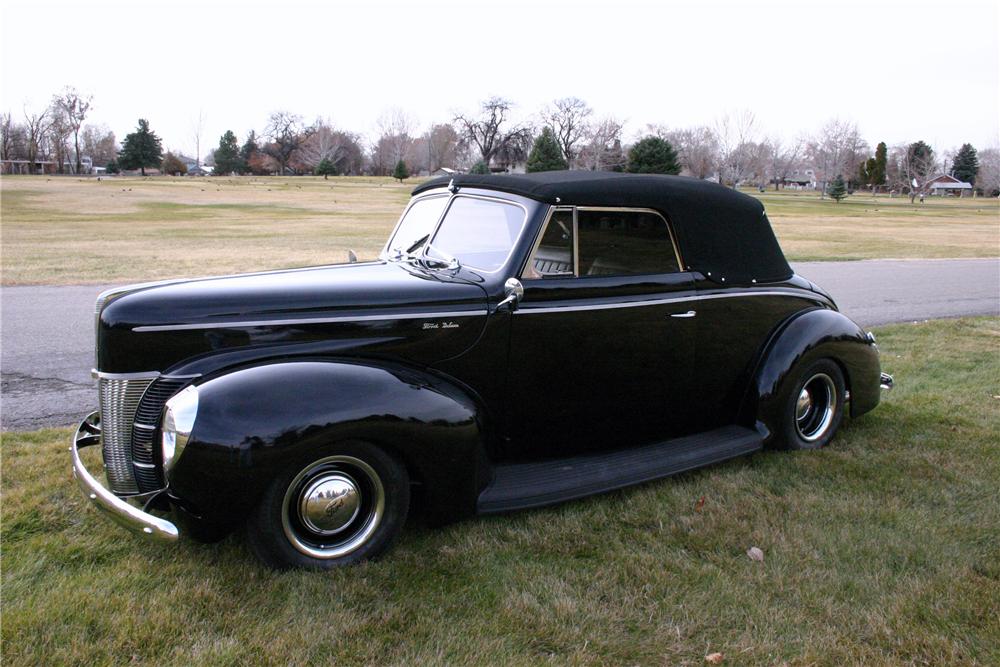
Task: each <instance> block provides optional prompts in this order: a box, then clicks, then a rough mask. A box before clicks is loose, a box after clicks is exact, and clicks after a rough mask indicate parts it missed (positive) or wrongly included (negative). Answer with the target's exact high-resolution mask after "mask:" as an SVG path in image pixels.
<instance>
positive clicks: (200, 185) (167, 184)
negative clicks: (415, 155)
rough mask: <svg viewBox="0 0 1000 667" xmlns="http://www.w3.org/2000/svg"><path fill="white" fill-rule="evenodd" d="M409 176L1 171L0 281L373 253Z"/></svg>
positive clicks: (404, 195) (138, 276) (129, 277)
mask: <svg viewBox="0 0 1000 667" xmlns="http://www.w3.org/2000/svg"><path fill="white" fill-rule="evenodd" d="M412 187H413V184H412V183H408V184H403V185H400V184H399V183H396V182H394V181H391V180H389V179H361V178H338V179H331V180H329V181H324V180H323V179H320V178H297V179H288V178H273V179H265V178H232V179H231V178H219V179H170V178H148V179H142V178H127V179H126V178H115V179H104V180H101V181H97V180H96V179H75V178H59V179H57V178H52V179H46V178H4V179H3V181H2V191H3V199H2V240H3V265H4V266H3V283H4V284H6V285H17V284H72V283H91V282H99V283H100V282H108V283H113V282H126V281H135V280H147V279H157V278H169V277H178V276H196V275H205V274H217V273H236V272H242V271H251V270H259V269H269V268H281V267H289V266H308V265H314V264H327V263H331V262H341V261H345V260H346V257H347V250H348V249H354V250H355V251H356V252H357V253H358V255H359V256H360V257H361V258H362V259H365V258H372V257H374V256H375V255H376V254H377V253H378V251H379V249H380V248H381V247H382V244H383V243H385V239H386V237H387V236H388V234H389V232H390V231H391V229H392V226H393V225H394V224H395V222H396V220H397V219H398V217H399V214H400V211H401V210H402V208H403V206H404V205H405V203H406V201H407V199H408V198H409V193H410V190H411V189H412Z"/></svg>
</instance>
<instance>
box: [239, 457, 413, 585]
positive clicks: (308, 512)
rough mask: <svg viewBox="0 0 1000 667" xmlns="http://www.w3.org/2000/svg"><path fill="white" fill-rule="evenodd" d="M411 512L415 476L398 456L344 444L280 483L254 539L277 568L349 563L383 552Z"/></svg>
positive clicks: (253, 521) (254, 518) (264, 505)
mask: <svg viewBox="0 0 1000 667" xmlns="http://www.w3.org/2000/svg"><path fill="white" fill-rule="evenodd" d="M409 506H410V485H409V478H408V476H407V474H406V468H405V467H404V466H403V465H402V464H401V463H400V462H399V461H397V460H396V459H395V457H393V456H391V455H390V454H388V453H387V452H385V451H383V450H381V449H379V448H378V447H375V446H374V445H371V444H369V443H364V442H356V443H345V444H343V445H340V446H337V447H334V448H331V449H330V450H328V451H326V452H324V453H323V454H322V455H317V456H316V457H314V458H312V459H310V460H307V461H305V462H299V463H297V464H295V465H292V466H290V467H289V468H288V469H286V470H285V471H284V472H283V473H282V474H281V475H280V476H279V477H278V478H277V479H275V480H274V481H273V482H272V483H271V486H270V487H269V488H268V490H267V491H266V492H265V494H264V497H263V498H262V499H261V502H260V504H259V505H258V506H257V508H256V509H255V510H254V512H253V513H252V514H251V516H250V518H249V520H248V522H247V540H248V542H249V544H250V547H251V548H252V549H253V551H254V553H255V554H256V555H257V556H258V557H259V558H260V559H261V560H262V561H263V562H265V563H266V564H268V565H270V566H272V567H276V568H288V567H304V568H311V569H329V568H332V567H338V566H340V565H349V564H352V563H357V562H360V561H362V560H367V559H369V558H374V557H376V556H378V555H379V554H381V553H382V552H384V551H385V550H386V549H387V548H388V547H389V546H390V545H391V544H392V542H393V541H394V540H395V538H396V536H397V535H398V534H399V531H400V530H401V529H402V527H403V524H404V523H405V521H406V514H407V512H408V510H409Z"/></svg>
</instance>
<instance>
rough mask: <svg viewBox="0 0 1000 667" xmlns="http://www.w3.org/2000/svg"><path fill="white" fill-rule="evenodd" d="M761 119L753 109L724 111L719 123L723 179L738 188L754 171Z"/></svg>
mask: <svg viewBox="0 0 1000 667" xmlns="http://www.w3.org/2000/svg"><path fill="white" fill-rule="evenodd" d="M756 136H757V118H756V116H754V114H753V112H752V111H750V110H749V109H743V110H741V111H736V112H732V113H726V114H723V115H722V116H721V117H720V118H719V119H718V120H717V121H716V123H715V139H716V141H717V142H718V145H719V182H720V183H732V185H733V187H734V188H735V187H737V186H738V185H739V184H740V182H741V181H743V180H744V179H746V178H747V177H749V176H750V175H751V174H752V173H753V169H754V163H755V162H756V161H757V160H758V158H759V155H757V152H756V150H755V149H756V143H755V141H756Z"/></svg>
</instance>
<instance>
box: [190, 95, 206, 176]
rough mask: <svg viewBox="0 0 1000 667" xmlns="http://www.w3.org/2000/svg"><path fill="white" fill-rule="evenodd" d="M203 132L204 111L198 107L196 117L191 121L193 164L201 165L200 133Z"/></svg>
mask: <svg viewBox="0 0 1000 667" xmlns="http://www.w3.org/2000/svg"><path fill="white" fill-rule="evenodd" d="M204 132H205V111H204V110H203V109H198V117H197V118H195V119H193V120H192V121H191V135H192V138H193V139H194V166H195V167H200V166H201V135H202V134H204Z"/></svg>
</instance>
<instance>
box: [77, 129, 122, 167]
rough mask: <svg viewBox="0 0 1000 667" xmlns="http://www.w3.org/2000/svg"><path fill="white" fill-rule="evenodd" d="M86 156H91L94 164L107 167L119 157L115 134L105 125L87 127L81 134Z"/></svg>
mask: <svg viewBox="0 0 1000 667" xmlns="http://www.w3.org/2000/svg"><path fill="white" fill-rule="evenodd" d="M80 141H81V143H82V144H83V153H84V155H89V156H90V159H91V162H92V164H95V165H101V166H103V165H106V164H107V163H109V162H111V161H112V160H114V159H115V157H116V156H117V155H118V143H117V141H116V140H115V133H114V132H112V131H111V130H109V129H108V128H107V127H106V126H104V125H86V126H84V128H83V130H81V132H80Z"/></svg>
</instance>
